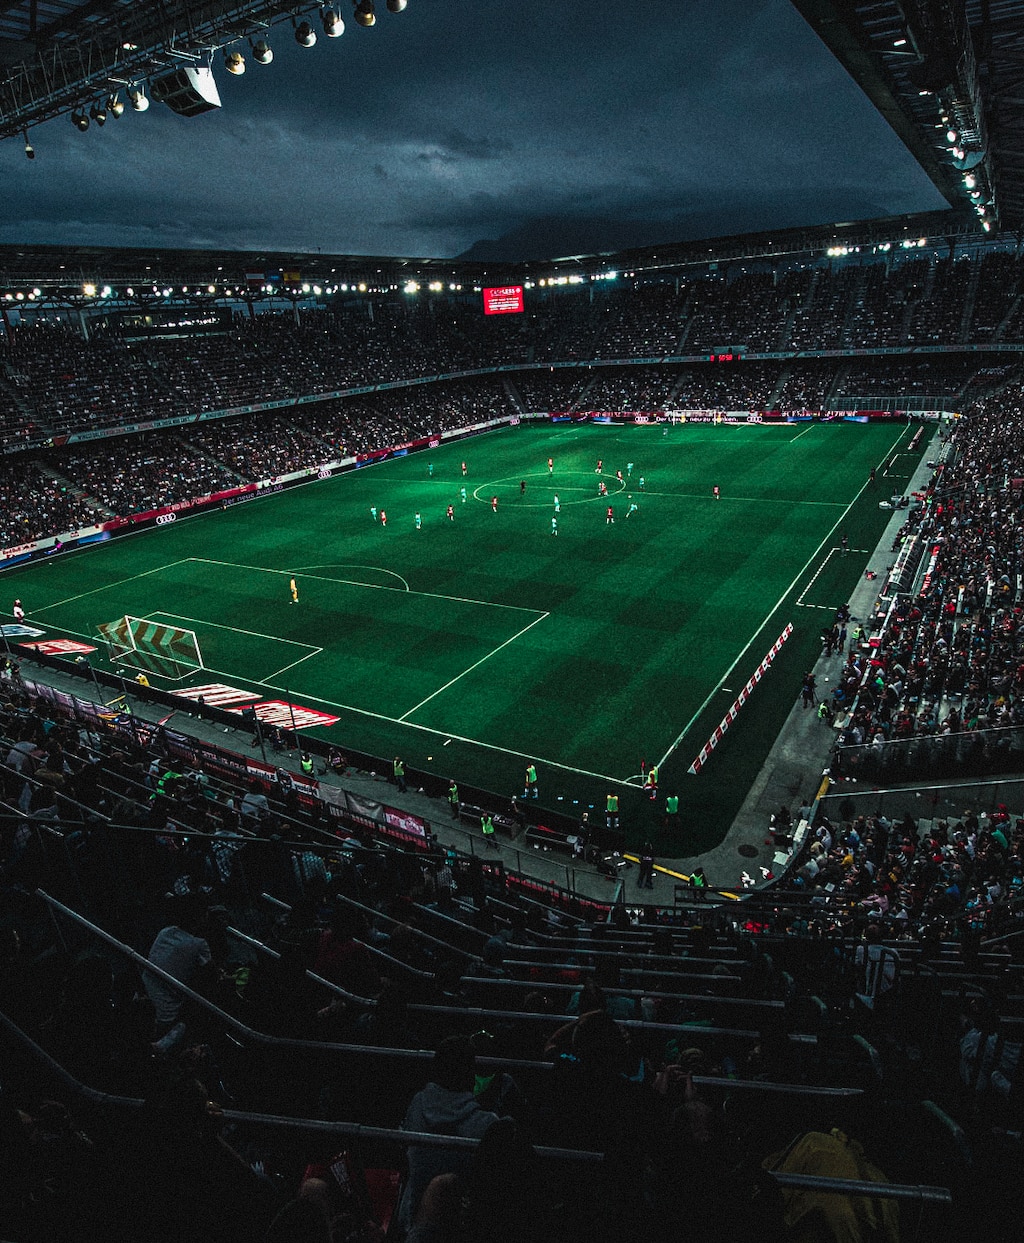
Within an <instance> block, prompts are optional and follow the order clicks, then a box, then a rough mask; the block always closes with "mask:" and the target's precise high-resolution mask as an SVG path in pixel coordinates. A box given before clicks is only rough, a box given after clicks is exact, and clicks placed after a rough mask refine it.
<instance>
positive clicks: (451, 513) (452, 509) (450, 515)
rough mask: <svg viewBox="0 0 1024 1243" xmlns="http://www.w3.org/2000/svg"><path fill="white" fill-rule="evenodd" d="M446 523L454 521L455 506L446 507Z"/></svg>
mask: <svg viewBox="0 0 1024 1243" xmlns="http://www.w3.org/2000/svg"><path fill="white" fill-rule="evenodd" d="M448 521H449V522H454V521H455V506H454V505H449V506H448Z"/></svg>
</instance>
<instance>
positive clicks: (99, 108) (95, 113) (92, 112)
mask: <svg viewBox="0 0 1024 1243" xmlns="http://www.w3.org/2000/svg"><path fill="white" fill-rule="evenodd" d="M89 116H90V117H92V119H93V120H94V121H95V122H96V124H97V125H106V123H107V110H106V108H105V107H104V106H103V105H102V104H93V106H92V107H91V108H90V109H89Z"/></svg>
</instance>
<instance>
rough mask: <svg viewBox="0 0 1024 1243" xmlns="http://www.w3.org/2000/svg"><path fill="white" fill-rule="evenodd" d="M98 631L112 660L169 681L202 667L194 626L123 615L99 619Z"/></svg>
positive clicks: (177, 679)
mask: <svg viewBox="0 0 1024 1243" xmlns="http://www.w3.org/2000/svg"><path fill="white" fill-rule="evenodd" d="M97 631H98V635H97V638H98V639H99V640H100V642H102V643H104V644H106V647H107V651H108V652H109V653H110V660H111V662H112V663H113V664H118V665H126V666H127V667H128V668H130V669H137V670H138V671H139V672H141V673H152V674H155V675H156V676H157V677H160V678H168V679H170V680H171V681H180V680H181V679H182V678H187V677H188V675H189V674H190V673H192V672H194V671H195V670H196V669H202V668H203V667H204V666H203V657H202V653H201V652H200V650H199V640H198V639H197V638H196V633H195V631H194V630H186V629H184V628H183V627H182V626H169V625H166V624H165V623H164V622H156V621H150V620H148V619H147V618H145V617H128V616H125V617H119V618H118V619H117V621H114V622H104V623H102V624H101V625H99V626H98V627H97Z"/></svg>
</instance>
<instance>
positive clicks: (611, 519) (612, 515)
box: [605, 505, 615, 523]
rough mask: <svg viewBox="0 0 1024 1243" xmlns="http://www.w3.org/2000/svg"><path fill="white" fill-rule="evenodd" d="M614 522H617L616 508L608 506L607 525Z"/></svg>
mask: <svg viewBox="0 0 1024 1243" xmlns="http://www.w3.org/2000/svg"><path fill="white" fill-rule="evenodd" d="M614 521H615V509H614V506H612V505H609V506H608V513H607V515H606V516H605V522H606V523H612V522H614Z"/></svg>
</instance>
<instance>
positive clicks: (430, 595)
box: [187, 557, 546, 616]
mask: <svg viewBox="0 0 1024 1243" xmlns="http://www.w3.org/2000/svg"><path fill="white" fill-rule="evenodd" d="M187 559H188V560H189V561H202V562H205V563H206V564H208V565H224V566H227V567H229V568H230V569H233V570H255V571H257V572H258V573H260V574H287V575H289V576H291V575H292V574H293V573H297V572H298V571H293V570H272V569H269V568H268V567H267V566H265V565H242V564H240V563H239V562H237V561H215V560H214V559H213V558H212V557H189V558H187ZM303 577H304V578H313V579H316V580H317V581H318V582H324V583H341V584H342V585H343V586H347V587H365V588H366V589H367V590H368V591H398V592H400V593H401V594H402V595H410V596H423V597H424V598H425V599H427V600H454V601H455V603H456V604H479V605H481V606H482V607H483V608H488V609H513V610H514V611H515V612H517V613H538V614H539V613H540V612H541V610H540V609H528V608H524V607H523V606H522V605H521V604H495V603H494V602H493V601H491V600H474V599H472V598H470V597H469V596H446V595H442V594H441V593H440V592H437V591H410V590H408V589H407V588H404V587H385V586H384V585H383V584H382V583H358V582H355V581H353V580H349V579H345V578H327V577H326V576H325V575H323V574H304V575H303ZM545 616H546V614H545Z"/></svg>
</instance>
